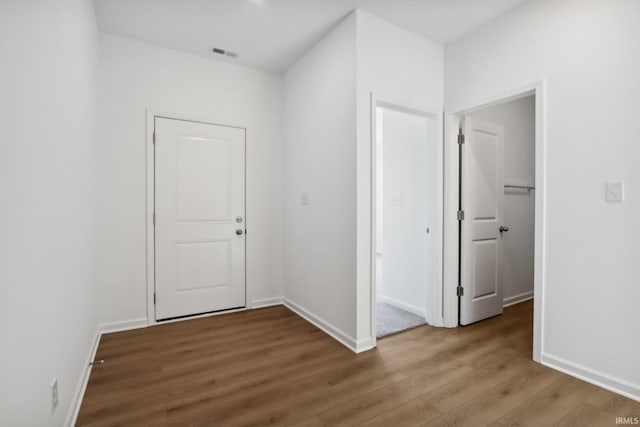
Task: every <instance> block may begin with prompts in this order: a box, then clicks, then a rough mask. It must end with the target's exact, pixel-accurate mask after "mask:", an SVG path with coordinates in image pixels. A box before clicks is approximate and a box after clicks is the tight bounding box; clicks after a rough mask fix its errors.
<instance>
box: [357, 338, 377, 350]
mask: <svg viewBox="0 0 640 427" xmlns="http://www.w3.org/2000/svg"><path fill="white" fill-rule="evenodd" d="M373 348H375V346H374V345H373V340H372V339H371V338H365V339H362V340H358V341H357V342H356V350H355V351H356V353H363V352H365V351H369V350H371V349H373Z"/></svg>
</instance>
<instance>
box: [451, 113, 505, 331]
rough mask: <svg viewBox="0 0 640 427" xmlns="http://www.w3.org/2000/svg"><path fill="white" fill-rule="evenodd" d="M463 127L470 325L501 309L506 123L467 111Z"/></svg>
mask: <svg viewBox="0 0 640 427" xmlns="http://www.w3.org/2000/svg"><path fill="white" fill-rule="evenodd" d="M463 133H464V136H465V141H464V144H462V166H461V173H462V179H461V201H462V210H463V211H464V220H463V221H462V234H461V260H460V263H461V266H460V267H461V272H460V273H461V274H460V279H461V280H460V281H461V286H462V288H463V295H462V296H461V298H460V323H461V324H462V325H468V324H470V323H473V322H477V321H479V320H482V319H486V318H488V317H491V316H495V315H497V314H501V313H502V267H501V266H502V258H503V241H502V234H503V233H502V232H501V231H500V230H501V227H502V226H503V212H504V128H503V127H502V126H499V125H496V124H492V123H488V122H485V121H481V120H478V119H474V118H473V117H466V118H465V120H464V125H463Z"/></svg>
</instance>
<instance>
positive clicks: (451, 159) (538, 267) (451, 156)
mask: <svg viewBox="0 0 640 427" xmlns="http://www.w3.org/2000/svg"><path fill="white" fill-rule="evenodd" d="M529 95H535V132H536V135H535V163H536V164H535V175H536V176H535V187H536V191H535V250H534V257H535V261H534V285H533V297H534V298H533V300H534V304H533V307H534V309H533V355H532V356H533V360H535V361H536V362H540V361H541V357H542V349H543V348H542V347H543V337H544V289H545V283H546V276H545V272H546V252H547V251H546V210H545V199H546V187H545V185H546V169H545V164H546V163H545V160H546V128H545V110H546V109H545V81H544V79H540V80H536V81H534V82H531V83H528V84H525V85H522V86H520V87H517V88H515V89H513V90H508V91H504V92H502V93H498V94H496V95H495V96H492V97H490V98H486V99H482V100H478V101H476V102H471V103H469V104H468V105H463V106H460V107H459V108H452V109H451V111H453V113H452V114H451V115H447V119H446V124H445V133H446V137H445V141H444V145H445V153H444V157H445V172H446V177H445V205H444V218H445V231H444V237H445V241H451V242H458V227H457V220H455V218H456V212H457V210H458V188H459V187H458V183H459V176H458V147H457V133H458V128H457V126H455V123H456V120H457V119H459V118H461V117H462V116H464V115H466V114H469V113H471V112H473V111H476V110H480V109H483V108H487V107H490V106H493V105H496V104H502V103H504V102H508V101H512V100H515V99H518V98H522V97H524V96H529ZM453 126H455V129H454V128H453ZM457 251H458V248H457V244H455V245H445V251H444V265H445V266H446V268H445V277H444V281H445V283H444V289H445V294H444V307H445V310H444V312H445V326H457V324H458V296H457V295H456V287H457V286H458V283H457V280H458V275H457V265H458V252H457Z"/></svg>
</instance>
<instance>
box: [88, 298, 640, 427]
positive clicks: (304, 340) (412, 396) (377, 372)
mask: <svg viewBox="0 0 640 427" xmlns="http://www.w3.org/2000/svg"><path fill="white" fill-rule="evenodd" d="M532 322H533V305H532V302H531V301H529V302H526V303H522V304H518V305H516V306H512V307H509V308H507V309H506V310H505V313H504V315H502V316H497V317H494V318H491V319H488V320H486V321H483V322H479V323H477V324H474V325H471V326H466V327H462V328H455V329H444V328H433V327H430V326H421V327H418V328H415V329H413V330H411V331H407V332H405V333H401V334H397V335H393V336H390V337H387V338H384V339H381V340H379V341H378V347H377V348H376V349H374V350H372V351H368V352H365V353H361V354H354V353H352V352H351V351H350V350H348V349H346V348H345V347H343V346H342V345H341V344H339V343H338V342H336V341H335V340H333V339H332V338H330V337H328V336H327V335H325V334H324V333H323V332H322V331H320V330H319V329H317V328H316V327H315V326H313V325H311V324H310V323H308V322H306V321H305V320H304V319H302V318H300V317H299V316H297V315H296V314H295V313H293V312H291V311H290V310H288V309H287V308H285V307H282V306H278V307H270V308H265V309H259V310H251V311H245V312H238V313H232V314H226V315H219V316H213V317H205V318H199V319H194V320H187V321H182V322H175V323H168V324H159V325H157V326H154V327H150V328H144V329H136V330H132V331H126V332H118V333H113V334H106V335H104V336H103V337H102V339H101V341H100V345H99V348H98V351H97V355H96V357H97V358H98V359H104V360H105V362H104V364H103V365H96V366H95V367H94V368H93V369H92V372H91V376H90V378H89V383H88V386H87V390H86V394H85V396H84V400H83V402H82V406H81V409H80V414H79V417H78V421H77V425H78V426H94V427H95V426H153V427H176V426H177V427H181V426H262V425H290V426H297V427H329V426H353V425H364V426H392V427H402V426H414V425H415V426H417V425H428V426H452V425H455V426H464V425H472V426H483V425H490V426H494V427H505V426H512V425H534V426H548V425H549V426H550V425H553V424H554V423H557V424H558V425H562V426H572V425H590V424H589V423H591V424H593V423H599V422H605V421H606V420H614V421H615V416H640V404H639V403H637V402H633V401H631V400H629V399H626V398H624V397H622V396H618V395H615V394H613V393H610V392H608V391H606V390H603V389H599V388H597V387H595V386H592V385H589V384H586V383H584V382H582V381H579V380H576V379H573V378H571V377H568V376H566V375H564V374H562V373H559V372H557V371H554V370H551V369H548V368H546V367H543V366H542V365H539V364H537V363H535V362H533V361H532V360H531V351H532V346H531V342H532Z"/></svg>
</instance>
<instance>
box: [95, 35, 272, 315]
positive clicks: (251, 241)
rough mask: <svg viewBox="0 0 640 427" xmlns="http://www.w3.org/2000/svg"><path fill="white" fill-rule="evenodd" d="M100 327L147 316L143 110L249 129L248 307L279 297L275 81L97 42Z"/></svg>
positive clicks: (106, 38)
mask: <svg viewBox="0 0 640 427" xmlns="http://www.w3.org/2000/svg"><path fill="white" fill-rule="evenodd" d="M100 40H101V43H100V62H99V66H100V72H99V84H100V103H99V114H100V122H99V125H100V138H101V139H100V142H101V144H100V164H99V175H100V200H101V205H102V208H101V216H100V222H101V233H100V242H101V253H100V264H99V266H100V312H99V316H100V321H101V322H102V323H110V322H118V321H134V320H140V319H145V318H146V310H147V300H146V298H147V290H146V289H147V287H146V286H147V285H146V244H147V240H146V165H145V163H146V154H145V144H146V140H145V135H146V133H145V132H146V129H145V126H146V109H151V111H153V112H155V113H162V114H171V113H175V114H179V115H181V116H186V117H193V118H195V119H198V120H204V121H210V122H213V123H217V124H223V125H225V124H228V125H235V126H242V127H246V129H247V154H246V158H247V169H246V170H247V181H246V188H247V205H246V209H247V218H246V221H247V223H246V224H247V258H246V262H247V303H248V304H251V303H252V302H253V301H259V300H264V299H269V298H279V297H281V296H282V280H283V276H282V264H283V261H282V235H283V229H282V221H283V212H282V209H283V203H282V200H283V199H282V197H283V196H282V192H283V181H282V180H283V172H282V169H283V141H282V139H283V137H282V126H283V125H282V77H281V76H279V75H274V74H270V73H266V72H262V71H258V70H254V69H251V68H247V67H242V66H236V65H231V64H227V63H223V62H219V61H215V60H213V59H206V58H200V57H197V56H194V55H190V54H185V53H179V52H176V51H172V50H169V49H165V48H161V47H156V46H152V45H148V44H145V43H140V42H136V41H132V40H128V39H124V38H120V37H116V36H111V35H106V34H103V35H101V37H100Z"/></svg>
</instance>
